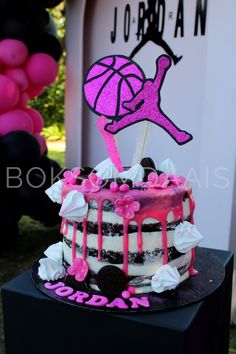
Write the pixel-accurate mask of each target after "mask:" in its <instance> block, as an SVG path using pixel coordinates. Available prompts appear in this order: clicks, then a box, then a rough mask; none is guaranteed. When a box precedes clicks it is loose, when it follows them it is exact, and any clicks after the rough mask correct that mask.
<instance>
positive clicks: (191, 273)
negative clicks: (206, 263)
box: [189, 248, 198, 276]
mask: <svg viewBox="0 0 236 354" xmlns="http://www.w3.org/2000/svg"><path fill="white" fill-rule="evenodd" d="M191 252H192V257H191V263H190V267H189V274H190V275H192V276H194V275H197V274H198V270H196V269H194V266H193V264H194V260H195V248H192V250H191Z"/></svg>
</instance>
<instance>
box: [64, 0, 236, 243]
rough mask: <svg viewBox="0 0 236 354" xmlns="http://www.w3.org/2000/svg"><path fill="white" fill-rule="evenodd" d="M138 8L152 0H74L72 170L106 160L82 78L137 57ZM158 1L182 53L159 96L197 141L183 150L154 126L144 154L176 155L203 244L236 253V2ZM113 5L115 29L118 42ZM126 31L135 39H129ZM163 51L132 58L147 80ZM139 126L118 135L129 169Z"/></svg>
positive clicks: (69, 98)
mask: <svg viewBox="0 0 236 354" xmlns="http://www.w3.org/2000/svg"><path fill="white" fill-rule="evenodd" d="M140 3H144V5H145V7H146V8H147V1H146V2H145V1H144V2H141V1H137V0H130V1H124V0H87V1H86V0H70V1H68V8H67V87H66V134H67V165H68V166H69V167H73V166H78V165H90V166H95V165H96V164H97V163H98V162H100V161H101V160H103V159H105V158H106V157H107V154H106V150H105V146H104V143H103V141H102V138H101V137H100V135H99V132H98V131H97V128H96V126H95V120H96V115H95V114H94V113H92V112H91V111H89V109H88V108H87V107H86V104H85V102H84V100H83V97H82V81H83V77H84V75H85V73H86V71H87V69H88V68H89V66H90V65H91V64H92V63H93V62H94V61H96V60H97V59H99V58H100V57H103V56H106V55H109V54H123V55H127V56H129V55H130V54H131V52H132V50H133V49H134V48H135V46H136V45H137V44H138V43H139V41H140V39H139V41H138V40H137V36H136V33H137V27H138V10H139V6H143V5H142V4H141V5H140ZM158 3H159V5H160V4H161V3H164V4H165V17H164V19H163V17H162V14H161V12H160V17H159V28H160V26H161V23H162V21H163V22H164V31H163V39H164V40H165V41H166V42H167V43H168V45H169V46H170V47H171V49H172V51H173V52H174V53H175V54H176V55H177V56H181V55H182V56H183V57H182V59H181V60H180V61H179V62H178V63H177V65H173V66H172V67H171V69H170V70H169V71H168V73H167V77H166V80H165V82H164V86H163V89H162V91H161V97H162V108H163V111H164V112H165V113H166V114H167V115H168V116H169V117H170V118H171V119H172V120H173V121H174V122H175V123H176V124H177V125H178V126H179V127H180V128H182V129H184V130H187V131H189V132H190V133H191V134H192V135H193V141H191V142H190V143H188V144H186V145H183V146H178V145H177V144H176V143H175V142H174V141H173V140H172V139H171V138H170V137H169V135H167V134H166V132H165V131H164V130H161V129H160V128H159V127H157V126H155V125H153V126H152V127H151V130H150V131H151V132H150V136H149V141H148V143H147V147H146V153H145V155H146V156H151V157H152V158H153V159H154V161H155V162H156V163H158V162H160V161H162V160H163V159H165V158H167V157H170V158H171V159H172V160H173V161H174V163H175V165H176V166H177V168H178V171H179V172H180V173H181V174H183V175H185V176H188V177H189V178H190V179H191V180H192V184H193V191H194V195H195V199H196V205H197V207H196V213H195V222H196V224H197V226H198V228H199V230H200V231H201V232H202V234H203V235H204V242H203V243H202V244H203V245H204V246H208V247H212V248H220V249H229V248H230V249H233V250H235V249H236V234H235V231H236V225H234V224H236V222H235V221H234V215H235V213H236V203H235V202H234V200H235V198H234V197H235V196H236V188H235V157H236V154H235V152H236V149H235V148H236V146H235V141H236V133H235V129H236V80H235V78H236V41H235V33H236V21H235V18H234V14H235V13H236V1H235V0H225V1H224V2H222V1H221V0H208V1H207V0H202V1H201V0H185V1H181V0H162V1H157V5H158ZM181 4H183V8H182V9H181V7H179V6H181ZM197 4H198V5H200V4H201V5H202V9H204V5H207V8H206V29H205V34H204V33H202V32H201V28H200V25H201V18H200V17H197V19H198V33H197V35H194V30H195V21H196V9H197ZM127 6H130V10H127ZM160 6H161V5H160ZM115 7H116V8H117V26H116V38H115V42H114V43H112V41H111V35H112V33H111V32H112V31H114V13H115ZM161 8H162V7H161ZM178 8H179V12H178ZM125 9H126V19H128V17H129V14H130V25H129V22H128V21H127V22H126V26H125V24H124V14H125ZM181 10H182V11H181ZM177 18H179V21H180V24H181V19H183V22H182V23H183V27H182V31H183V33H181V26H180V27H179V28H178V32H177V37H175V36H174V34H175V27H176V19H177ZM202 21H203V22H204V16H203V17H202ZM203 22H202V24H203ZM146 25H147V23H145V29H146ZM124 26H125V29H126V34H127V35H128V34H129V35H128V40H127V41H125V40H124ZM128 29H129V31H128ZM203 32H204V30H203ZM113 33H114V32H113ZM181 34H183V36H181ZM163 53H165V51H164V50H163V48H161V47H160V46H158V45H156V44H154V43H153V42H151V41H150V42H148V43H147V44H145V46H144V47H143V48H142V49H141V50H140V51H139V52H138V53H137V54H136V55H135V56H134V58H133V59H134V60H135V61H137V63H138V64H140V65H141V66H142V68H143V69H144V72H145V74H146V77H152V76H153V74H154V73H155V59H156V58H157V57H158V56H159V55H161V54H163ZM140 129H142V127H141V126H140V125H136V126H132V127H129V128H127V129H125V130H123V131H122V132H120V133H119V134H118V143H119V148H120V152H121V157H122V161H123V163H124V165H129V164H130V163H131V161H132V157H133V154H134V151H135V144H136V139H137V136H138V134H139V133H140Z"/></svg>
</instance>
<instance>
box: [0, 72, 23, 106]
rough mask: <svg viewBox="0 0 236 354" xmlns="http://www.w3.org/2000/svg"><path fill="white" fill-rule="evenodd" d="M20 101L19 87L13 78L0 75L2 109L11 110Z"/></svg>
mask: <svg viewBox="0 0 236 354" xmlns="http://www.w3.org/2000/svg"><path fill="white" fill-rule="evenodd" d="M18 101H19V89H18V87H17V85H16V83H15V81H13V80H12V79H10V78H9V77H7V76H5V75H0V111H1V112H4V111H9V110H10V109H12V108H13V107H14V106H15V105H16V104H17V102H18Z"/></svg>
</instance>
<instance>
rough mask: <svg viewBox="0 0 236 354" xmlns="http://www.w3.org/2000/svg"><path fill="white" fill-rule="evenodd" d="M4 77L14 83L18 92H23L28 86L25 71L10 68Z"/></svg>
mask: <svg viewBox="0 0 236 354" xmlns="http://www.w3.org/2000/svg"><path fill="white" fill-rule="evenodd" d="M5 75H7V76H8V77H10V78H11V79H12V80H14V81H15V83H16V84H17V86H18V87H19V89H20V91H25V90H26V89H27V87H28V86H29V80H28V78H27V75H26V73H25V71H24V70H23V69H21V68H12V69H7V70H6V71H5Z"/></svg>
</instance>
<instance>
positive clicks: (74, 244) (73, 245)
mask: <svg viewBox="0 0 236 354" xmlns="http://www.w3.org/2000/svg"><path fill="white" fill-rule="evenodd" d="M76 232H77V222H73V234H72V261H73V262H74V260H75V258H76Z"/></svg>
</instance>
